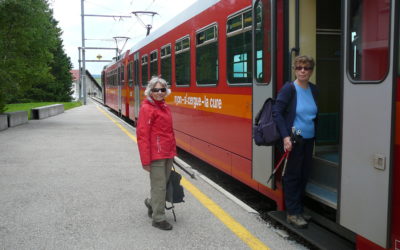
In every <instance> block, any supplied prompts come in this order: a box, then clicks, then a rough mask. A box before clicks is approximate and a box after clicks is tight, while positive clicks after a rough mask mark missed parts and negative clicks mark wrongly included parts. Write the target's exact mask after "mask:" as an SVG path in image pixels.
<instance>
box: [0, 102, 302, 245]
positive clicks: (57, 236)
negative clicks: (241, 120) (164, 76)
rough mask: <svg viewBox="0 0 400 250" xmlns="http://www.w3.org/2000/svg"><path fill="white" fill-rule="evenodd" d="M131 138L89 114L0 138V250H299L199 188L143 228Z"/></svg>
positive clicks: (188, 183) (104, 114) (91, 110)
mask: <svg viewBox="0 0 400 250" xmlns="http://www.w3.org/2000/svg"><path fill="white" fill-rule="evenodd" d="M135 140H136V132H135V128H134V127H131V126H129V125H127V124H125V123H124V122H122V121H121V120H119V119H118V118H117V117H115V116H114V115H113V114H112V113H110V112H109V111H108V110H107V109H106V108H104V107H103V106H101V105H99V104H96V103H94V102H92V101H88V104H87V105H85V106H81V107H78V108H74V109H71V110H67V111H65V112H64V113H62V114H60V115H57V116H53V117H50V118H47V119H43V120H30V121H29V122H28V123H26V124H23V125H20V126H16V127H13V128H9V129H7V130H4V131H1V132H0V204H1V205H0V249H230V250H232V249H306V248H305V247H304V246H302V245H300V244H298V243H296V242H294V241H291V240H288V239H286V238H285V237H281V236H280V235H279V234H277V232H276V230H275V229H274V228H272V227H270V226H269V225H268V224H267V223H266V222H264V221H263V220H262V219H261V218H260V217H259V215H258V214H254V213H251V212H248V211H247V210H246V209H243V207H242V206H239V205H238V204H237V203H235V202H233V201H232V200H231V199H229V198H227V196H225V195H224V194H223V193H221V192H220V191H218V190H217V189H216V188H215V187H213V186H211V185H209V183H207V182H206V181H204V179H203V178H195V179H193V178H191V177H190V176H189V175H188V174H186V172H184V171H181V170H180V169H179V168H177V171H178V172H180V173H181V174H182V176H183V179H182V185H183V186H184V188H185V202H184V203H179V204H175V213H176V218H177V221H176V222H175V221H174V220H173V214H172V213H171V212H170V211H166V214H167V219H168V221H169V222H171V224H172V225H173V227H174V228H173V230H171V231H162V230H159V229H157V228H155V227H152V226H151V219H150V218H149V217H148V216H147V208H146V207H145V205H144V203H143V201H144V199H145V198H146V197H149V195H150V183H149V182H150V181H149V175H148V172H146V171H144V170H143V169H142V167H141V163H140V159H139V153H138V149H137V144H136V141H135Z"/></svg>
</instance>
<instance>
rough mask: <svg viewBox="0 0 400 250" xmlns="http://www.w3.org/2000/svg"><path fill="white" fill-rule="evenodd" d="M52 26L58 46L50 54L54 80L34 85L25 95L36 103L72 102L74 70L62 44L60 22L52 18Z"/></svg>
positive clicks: (51, 71)
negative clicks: (72, 70) (72, 73)
mask: <svg viewBox="0 0 400 250" xmlns="http://www.w3.org/2000/svg"><path fill="white" fill-rule="evenodd" d="M50 21H51V24H52V26H53V28H54V30H55V33H56V46H55V48H53V49H52V50H51V51H50V52H51V53H52V55H53V59H52V61H51V62H50V64H49V66H50V73H51V75H52V76H53V78H51V79H49V80H48V81H44V82H41V83H37V84H34V85H33V86H32V87H31V89H30V90H29V91H28V92H26V93H25V95H24V97H25V99H31V100H35V101H63V102H69V101H71V94H72V90H71V85H72V75H71V73H70V70H71V69H72V63H71V59H70V58H69V57H68V56H67V55H66V54H65V52H64V49H63V44H62V42H63V41H62V39H61V35H62V31H61V29H59V28H58V27H57V25H58V22H57V21H56V20H55V19H54V18H53V17H51V20H50Z"/></svg>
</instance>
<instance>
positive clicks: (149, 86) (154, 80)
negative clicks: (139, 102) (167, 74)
mask: <svg viewBox="0 0 400 250" xmlns="http://www.w3.org/2000/svg"><path fill="white" fill-rule="evenodd" d="M157 83H160V84H161V85H162V86H163V88H166V89H167V94H166V95H165V96H168V95H169V94H171V90H170V89H169V87H168V83H167V81H165V80H164V79H162V78H161V77H158V76H152V77H151V79H150V81H149V83H148V84H147V86H146V90H145V91H144V95H145V96H150V92H151V90H152V89H153V88H154V86H156V85H157Z"/></svg>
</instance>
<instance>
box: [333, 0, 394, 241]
mask: <svg viewBox="0 0 400 250" xmlns="http://www.w3.org/2000/svg"><path fill="white" fill-rule="evenodd" d="M395 2H396V1H395V0H392V1H390V0H375V1H368V0H351V1H346V4H345V6H343V7H344V8H343V11H344V17H345V18H344V22H345V23H344V32H343V38H344V42H343V44H344V46H345V49H344V55H343V64H342V66H343V68H342V71H343V75H342V81H343V131H342V149H341V152H342V154H341V156H342V157H341V180H340V202H339V205H338V215H339V222H340V224H341V225H343V226H344V227H346V228H349V229H350V230H352V231H354V232H356V233H357V234H359V235H361V236H362V237H364V238H367V239H369V240H370V241H373V242H375V243H376V244H378V245H380V246H382V247H384V248H386V247H388V242H389V241H388V239H389V232H388V229H389V228H390V227H389V226H390V213H389V211H390V200H391V197H390V194H391V190H390V187H391V180H390V176H391V171H392V164H393V163H392V151H391V150H392V146H391V145H393V144H392V143H393V141H394V139H393V136H392V135H393V132H394V128H393V127H392V124H393V119H394V116H393V108H394V107H393V105H394V102H393V101H394V100H393V98H394V84H395V79H394V73H393V72H394V71H395V69H394V68H393V65H395V64H394V54H395V53H394V52H395V51H394V46H395V44H394V26H395V25H394V23H395V22H394V20H395V15H394V11H395Z"/></svg>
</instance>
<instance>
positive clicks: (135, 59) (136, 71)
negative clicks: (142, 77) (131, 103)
mask: <svg viewBox="0 0 400 250" xmlns="http://www.w3.org/2000/svg"><path fill="white" fill-rule="evenodd" d="M133 83H134V84H139V53H135V54H134V55H133Z"/></svg>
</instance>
